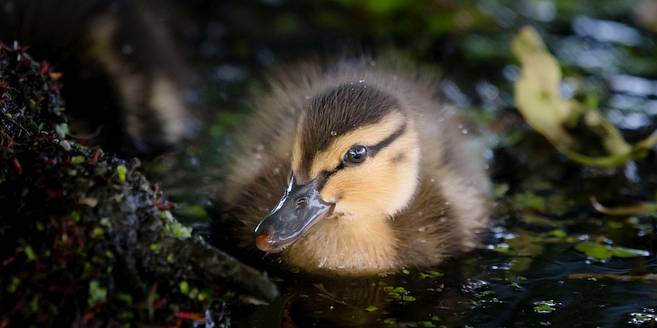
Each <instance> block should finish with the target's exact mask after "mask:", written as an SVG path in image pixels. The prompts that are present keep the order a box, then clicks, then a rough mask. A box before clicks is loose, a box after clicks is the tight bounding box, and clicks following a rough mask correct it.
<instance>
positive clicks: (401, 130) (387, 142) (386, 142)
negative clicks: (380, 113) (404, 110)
mask: <svg viewBox="0 0 657 328" xmlns="http://www.w3.org/2000/svg"><path fill="white" fill-rule="evenodd" d="M404 131H406V122H404V124H402V126H400V127H399V128H398V129H397V131H395V132H393V133H392V134H391V135H389V136H388V137H387V138H385V139H383V140H381V141H380V142H379V143H378V144H376V145H373V146H367V150H368V152H367V153H368V155H369V156H372V157H374V156H375V155H376V154H377V153H378V152H379V151H380V150H381V149H383V148H386V147H388V146H389V145H390V144H391V143H392V142H393V141H395V140H396V139H397V138H399V136H401V135H402V134H404Z"/></svg>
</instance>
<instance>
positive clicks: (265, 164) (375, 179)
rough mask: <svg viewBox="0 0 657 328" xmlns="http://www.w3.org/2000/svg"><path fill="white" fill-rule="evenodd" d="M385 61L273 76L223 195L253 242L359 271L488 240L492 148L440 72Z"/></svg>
mask: <svg viewBox="0 0 657 328" xmlns="http://www.w3.org/2000/svg"><path fill="white" fill-rule="evenodd" d="M378 66H380V64H379V65H378ZM378 66H377V65H373V64H371V61H368V60H356V61H345V60H343V61H340V62H337V63H335V64H333V65H330V68H328V69H324V68H323V67H322V66H321V65H318V64H305V65H300V66H297V67H293V68H291V69H288V70H286V73H283V74H279V75H277V76H276V77H275V78H274V79H272V82H271V92H270V93H269V94H268V95H266V96H264V97H261V98H259V99H257V100H256V103H255V107H256V109H257V111H256V118H255V119H254V120H253V121H252V122H251V125H250V127H249V128H247V129H246V133H245V136H244V138H243V139H242V140H241V141H242V147H241V150H240V151H238V152H237V155H236V156H235V161H234V162H233V165H232V170H231V171H230V172H231V174H230V178H229V181H227V183H226V186H225V189H224V190H223V194H222V196H221V200H222V202H223V203H224V205H225V207H226V208H227V213H228V215H229V216H230V217H234V218H237V219H239V220H240V221H241V223H243V226H244V228H245V229H244V230H243V231H241V233H240V234H241V237H242V238H241V239H242V240H243V241H245V242H246V243H247V244H251V245H253V244H254V243H255V245H256V246H257V248H259V249H260V250H262V251H264V252H268V253H281V257H282V259H283V260H284V262H286V263H287V264H289V265H291V266H293V267H296V268H299V269H301V270H304V271H307V272H313V273H330V274H337V275H350V276H362V275H369V274H377V273H385V272H390V271H394V270H397V269H399V268H401V267H406V266H430V265H435V264H438V263H441V262H442V261H443V260H445V259H446V258H448V257H451V256H454V255H457V254H459V253H462V252H464V251H468V250H470V249H472V248H473V247H474V246H476V245H477V242H478V236H479V235H480V232H482V231H484V230H485V228H486V226H487V223H488V202H487V196H488V189H489V183H488V179H487V177H486V175H485V170H484V168H483V160H482V159H481V158H480V157H481V156H478V155H477V154H476V152H474V151H473V147H472V146H471V143H469V142H467V141H466V136H464V134H463V133H462V128H461V127H459V122H458V121H457V119H456V118H455V117H453V115H451V114H450V112H451V111H450V110H449V109H448V107H447V106H445V105H444V104H441V103H440V102H438V101H437V100H436V99H435V97H434V95H433V93H432V89H434V88H433V87H432V84H431V83H430V81H428V80H426V79H422V78H420V77H414V76H413V75H411V74H408V73H404V72H403V71H402V70H395V69H392V68H390V67H391V66H394V65H391V66H390V67H386V68H383V67H378ZM281 195H282V198H281Z"/></svg>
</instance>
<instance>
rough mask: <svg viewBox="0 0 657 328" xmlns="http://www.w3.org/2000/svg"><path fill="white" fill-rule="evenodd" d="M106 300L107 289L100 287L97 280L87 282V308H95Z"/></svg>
mask: <svg viewBox="0 0 657 328" xmlns="http://www.w3.org/2000/svg"><path fill="white" fill-rule="evenodd" d="M106 300H107V288H103V287H102V286H100V283H99V282H98V280H92V281H90V282H89V298H88V299H87V302H88V303H89V306H92V307H93V306H95V305H96V304H98V303H103V302H105V301H106Z"/></svg>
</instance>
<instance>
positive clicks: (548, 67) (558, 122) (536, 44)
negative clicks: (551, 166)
mask: <svg viewBox="0 0 657 328" xmlns="http://www.w3.org/2000/svg"><path fill="white" fill-rule="evenodd" d="M511 47H512V50H513V53H514V54H515V55H516V57H517V58H518V59H520V63H521V65H522V71H521V73H520V78H519V79H518V81H517V82H516V84H515V101H516V106H517V107H518V110H519V111H520V112H521V113H522V115H523V117H524V118H525V120H526V121H527V123H529V125H531V126H532V128H534V129H535V130H536V131H538V132H539V133H541V134H542V135H544V136H545V137H547V138H548V139H549V140H550V141H551V142H552V143H554V144H558V145H561V146H562V147H565V148H567V149H571V148H573V147H574V144H575V141H574V140H573V139H572V137H571V136H570V135H569V134H568V132H566V130H564V125H565V123H566V122H568V121H569V120H570V118H571V117H572V116H575V115H576V114H577V110H576V107H577V106H576V103H574V102H573V101H568V100H563V99H561V95H560V93H559V83H561V69H560V68H559V63H558V62H557V60H556V59H554V57H552V55H550V53H548V51H547V49H546V48H545V44H543V41H542V40H541V37H540V36H539V35H538V33H537V32H536V31H535V30H534V29H533V28H531V27H524V28H523V29H522V30H521V31H520V33H518V35H516V37H515V38H514V39H513V41H512V46H511Z"/></svg>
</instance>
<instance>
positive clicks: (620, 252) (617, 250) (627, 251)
mask: <svg viewBox="0 0 657 328" xmlns="http://www.w3.org/2000/svg"><path fill="white" fill-rule="evenodd" d="M611 251H612V253H613V255H614V256H616V257H622V258H632V257H641V256H650V252H648V251H644V250H641V249H633V248H625V247H613V248H612V249H611Z"/></svg>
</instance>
